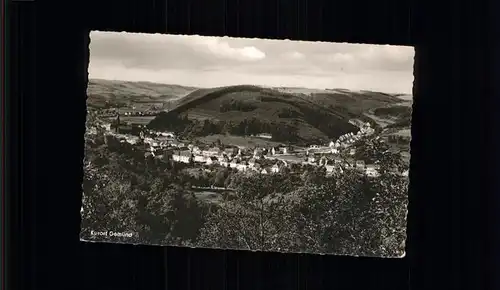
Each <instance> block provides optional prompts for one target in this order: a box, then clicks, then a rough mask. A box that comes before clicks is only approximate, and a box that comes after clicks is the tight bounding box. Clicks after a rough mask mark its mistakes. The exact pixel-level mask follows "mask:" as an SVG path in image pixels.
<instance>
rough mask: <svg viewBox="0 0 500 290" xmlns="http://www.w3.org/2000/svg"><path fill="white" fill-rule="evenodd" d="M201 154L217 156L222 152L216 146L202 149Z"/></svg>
mask: <svg viewBox="0 0 500 290" xmlns="http://www.w3.org/2000/svg"><path fill="white" fill-rule="evenodd" d="M201 154H202V155H204V156H207V157H209V156H219V155H221V154H222V150H220V148H218V147H212V148H209V149H207V150H203V151H202V153H201Z"/></svg>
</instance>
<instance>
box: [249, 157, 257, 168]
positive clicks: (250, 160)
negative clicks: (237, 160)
mask: <svg viewBox="0 0 500 290" xmlns="http://www.w3.org/2000/svg"><path fill="white" fill-rule="evenodd" d="M255 164H258V163H257V159H255V158H250V159H249V160H248V166H249V167H250V168H253V167H254V166H255Z"/></svg>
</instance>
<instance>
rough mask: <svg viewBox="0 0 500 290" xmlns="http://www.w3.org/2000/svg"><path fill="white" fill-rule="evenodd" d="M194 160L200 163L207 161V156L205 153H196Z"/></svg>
mask: <svg viewBox="0 0 500 290" xmlns="http://www.w3.org/2000/svg"><path fill="white" fill-rule="evenodd" d="M193 161H194V162H199V163H206V162H207V158H206V157H205V156H203V155H194V160H193Z"/></svg>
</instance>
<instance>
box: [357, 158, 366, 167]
mask: <svg viewBox="0 0 500 290" xmlns="http://www.w3.org/2000/svg"><path fill="white" fill-rule="evenodd" d="M356 168H357V169H365V162H364V161H363V160H356Z"/></svg>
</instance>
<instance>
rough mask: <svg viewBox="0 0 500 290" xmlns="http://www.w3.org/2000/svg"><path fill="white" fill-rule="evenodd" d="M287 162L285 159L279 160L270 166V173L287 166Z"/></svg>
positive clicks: (277, 171) (279, 170)
mask: <svg viewBox="0 0 500 290" xmlns="http://www.w3.org/2000/svg"><path fill="white" fill-rule="evenodd" d="M287 166H288V164H287V163H286V162H285V161H279V162H277V163H276V164H274V165H273V166H272V167H271V172H272V173H279V172H281V171H282V170H283V168H285V167H287Z"/></svg>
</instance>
